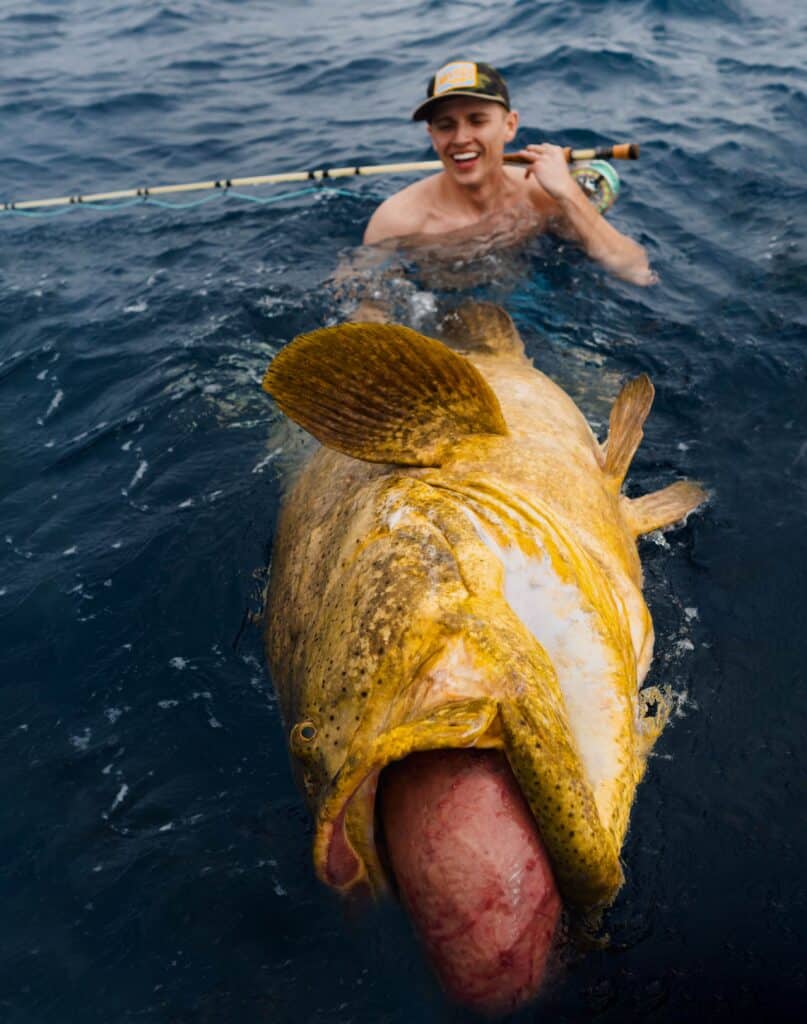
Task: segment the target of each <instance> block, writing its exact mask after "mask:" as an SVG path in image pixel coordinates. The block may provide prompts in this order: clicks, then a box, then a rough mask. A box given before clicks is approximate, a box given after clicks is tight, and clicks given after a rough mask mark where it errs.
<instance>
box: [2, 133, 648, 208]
mask: <svg viewBox="0 0 807 1024" xmlns="http://www.w3.org/2000/svg"><path fill="white" fill-rule="evenodd" d="M564 155H565V157H566V160H567V162H569V163H573V162H575V161H579V160H595V159H601V160H636V159H638V156H639V146H638V145H637V143H635V142H625V143H621V144H618V145H614V146H598V147H596V148H595V149H571V148H570V147H566V148H565V149H564ZM504 162H505V163H507V164H520V163H524V162H525V161H524V160H523V158H522V157H520V156H519V155H518V153H505V154H504ZM442 166H443V165H442V164H441V163H440V161H439V160H420V161H415V162H413V163H399V164H367V165H365V166H363V167H356V166H353V167H330V168H321V169H318V170H315V171H287V172H285V173H281V174H263V175H259V176H258V177H253V178H218V179H216V180H214V181H191V182H187V183H186V184H184V185H152V186H144V187H141V188H128V189H120V190H118V191H116V192H93V193H89V194H87V195H72V196H59V197H58V198H57V199H25V200H23V201H22V202H8V203H0V210H30V209H33V208H34V207H49V206H71V205H74V204H76V203H102V202H105V201H108V200H115V199H137V198H141V199H148V198H149V197H150V196H164V195H168V194H170V193H177V192H203V191H209V190H211V189H230V188H247V187H250V186H254V185H284V184H290V183H292V182H299V181H329V180H330V179H332V178H354V177H357V176H369V175H372V174H408V173H410V172H415V171H439V170H440V169H441V168H442Z"/></svg>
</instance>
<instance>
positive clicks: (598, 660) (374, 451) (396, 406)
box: [264, 304, 705, 908]
mask: <svg viewBox="0 0 807 1024" xmlns="http://www.w3.org/2000/svg"><path fill="white" fill-rule="evenodd" d="M446 335H447V337H448V340H449V341H450V342H451V344H452V345H453V346H454V348H453V349H451V348H448V347H446V346H445V345H443V344H441V343H440V342H437V341H435V340H433V339H425V338H423V337H422V336H421V335H416V334H415V332H412V331H408V330H407V329H406V328H401V327H397V326H394V325H369V324H367V325H344V326H343V327H341V328H339V327H337V328H331V329H327V330H324V331H318V332H314V333H313V334H311V335H304V336H302V337H301V338H300V339H297V340H296V341H295V342H293V343H292V344H291V345H290V346H288V348H287V349H286V350H284V352H283V353H281V355H280V356H278V357H277V359H276V360H275V362H274V363H273V364H272V366H270V369H269V371H268V372H267V376H266V379H265V382H264V386H265V388H266V389H267V390H268V391H270V392H271V393H272V394H273V395H274V396H275V397H276V398H277V400H278V402H279V404H280V406H281V408H283V409H284V411H287V412H288V413H289V414H290V415H292V417H293V418H295V419H297V420H298V422H303V423H304V425H305V426H306V428H307V429H309V430H310V431H311V432H312V433H314V435H315V436H317V437H319V439H320V440H322V441H323V442H324V443H325V444H330V445H331V446H332V447H323V448H321V449H319V450H318V451H317V452H316V453H315V455H314V456H313V457H312V459H311V460H310V462H309V463H308V465H307V466H306V467H305V468H304V470H303V471H302V473H301V475H300V477H299V479H298V480H297V482H296V484H295V486H294V488H293V490H292V491H291V493H290V494H289V497H288V499H287V501H286V503H285V506H284V509H283V511H282V514H281V518H280V522H279V526H278V531H277V536H276V540H275V547H274V555H273V562H272V573H271V579H270V586H269V591H268V603H267V619H266V632H265V642H266V652H267V658H268V663H269V666H270V670H271V673H272V677H273V680H274V684H275V687H276V689H277V692H278V696H279V699H280V704H281V708H282V712H283V718H284V722H285V724H286V727H287V729H288V735H289V747H290V753H291V757H292V763H293V765H294V769H295V772H296V774H297V777H298V780H299V782H300V785H301V788H302V790H303V792H304V793H305V795H306V798H307V800H308V803H309V805H310V807H311V810H312V813H313V815H314V819H315V842H314V861H315V865H316V869H317V872H318V874H319V875H320V877H321V878H322V879H323V880H324V881H326V882H327V883H328V884H330V885H332V886H333V887H334V888H337V889H339V890H341V891H349V890H350V889H352V888H354V887H356V886H358V885H362V884H368V885H369V886H370V887H371V888H372V889H374V890H376V891H378V890H380V889H382V888H383V887H384V871H383V869H382V867H381V864H380V861H379V856H378V851H377V849H376V844H375V833H374V804H375V791H376V785H377V782H378V777H379V774H380V772H381V770H382V769H383V767H384V766H385V765H386V764H388V763H390V762H391V761H397V760H400V759H402V758H404V757H405V756H406V755H407V754H409V753H413V752H416V751H421V750H430V749H439V748H462V747H478V748H492V749H497V750H501V751H503V752H504V753H505V755H506V757H507V759H508V761H509V762H510V765H511V767H512V769H513V772H514V775H515V777H516V779H517V781H518V783H519V786H520V787H521V789H522V792H523V793H524V795H525V797H526V799H527V802H528V804H529V806H530V809H531V811H532V813H533V815H534V816H535V818H536V821H537V823H538V827H539V830H540V834H541V836H542V839H543V841H544V843H545V845H546V848H547V850H548V853H549V856H550V859H551V862H552V866H553V870H554V872H555V875H556V878H557V881H558V884H559V886H560V889H561V892H562V894H563V897H564V900H565V901H567V902H568V903H570V904H572V905H576V906H580V907H584V908H592V907H598V906H602V905H605V904H607V903H609V902H610V901H611V900H612V899H613V898H614V896H615V894H616V892H617V890H618V888H619V886H620V884H621V881H622V871H621V866H620V857H619V854H620V849H621V846H622V842H623V840H624V836H625V832H626V829H627V826H628V818H629V813H630V807H631V804H632V802H633V798H634V794H635V789H636V786H637V784H638V782H639V781H640V779H641V776H642V773H643V771H644V766H645V760H646V757H647V753H648V751H649V749H650V747H651V746H652V742H653V741H654V739H655V736H656V734H657V733H658V731H659V730H660V727H661V720H660V719H659V720H658V721H653V722H651V721H649V720H646V719H645V718H644V716H643V714H642V712H641V699H640V686H641V683H642V680H643V679H644V676H645V674H646V672H647V669H648V666H649V663H650V659H651V653H652V643H653V630H652V623H651V620H650V616H649V613H648V611H647V607H646V605H645V603H644V600H643V598H642V594H641V567H640V564H639V559H638V554H637V550H636V538H637V536H638V534H640V533H641V532H643V531H644V530H645V529H648V528H653V529H654V528H657V527H658V526H659V525H665V524H669V523H672V522H675V521H677V520H679V519H681V518H683V517H684V516H685V515H686V514H687V513H688V512H690V511H691V510H692V509H693V508H694V507H696V506H697V505H698V504H699V503H700V502H701V501H702V500H703V499H704V497H705V495H704V493H703V492H702V491H701V490H700V488H699V487H698V486H697V485H695V484H687V483H684V484H680V483H679V484H676V485H673V487H672V488H667V489H666V490H665V491H662V492H659V495H660V497H659V498H658V500H656V498H655V496H653V495H650V496H645V497H644V498H642V499H639V500H638V501H637V502H634V503H632V502H630V501H629V500H628V499H627V498H625V497H623V496H622V495H621V493H620V488H621V484H622V481H623V478H624V474H625V472H626V471H627V467H628V464H629V462H630V459H631V457H632V455H633V453H634V451H635V448H636V446H637V445H638V443H639V441H640V439H641V426H642V422H643V420H644V417H645V416H646V415H647V412H648V411H649V407H650V401H651V400H652V385H650V382H649V381H648V380H647V378H639V379H638V382H631V383H630V384H629V385H627V386H626V388H625V389H623V393H622V395H621V396H620V397H619V398H618V399H617V402H616V403H615V406H614V411H613V413H612V416H611V434H610V437H609V441H608V443H607V445H606V446H601V445H600V444H598V442H597V440H596V438H595V437H594V435H593V434H592V432H591V430H590V428H589V426H588V424H587V423H586V420H585V418H584V417H583V415H582V414H581V412H580V411H579V410H578V409H577V407H576V406H575V404H574V403H573V402H572V400H571V399H570V398H569V397H568V395H566V394H565V392H563V391H562V390H561V389H560V388H558V387H557V386H556V385H555V384H554V383H553V382H552V381H551V380H549V378H547V377H546V376H544V375H543V374H542V373H540V372H539V371H538V370H536V369H535V368H534V367H533V366H532V364H531V363H530V362H529V360H527V358H526V356H525V355H524V350H523V345H522V343H521V340H520V338H519V337H518V334H517V332H516V330H515V328H514V326H513V324H512V322H511V321H510V319H509V317H507V314H506V313H504V311H503V310H500V309H499V308H498V307H491V306H487V305H484V304H483V305H474V306H471V307H466V308H464V309H461V310H460V311H459V313H458V314H457V315H455V317H454V319H453V321H451V322H450V323H449V325H448V326H447V329H446ZM457 349H459V350H461V351H462V352H463V353H464V354H460V352H458V351H457ZM396 458H397V459H399V461H397V462H396V461H395V460H396Z"/></svg>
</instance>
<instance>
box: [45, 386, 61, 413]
mask: <svg viewBox="0 0 807 1024" xmlns="http://www.w3.org/2000/svg"><path fill="white" fill-rule="evenodd" d="M63 398H64V391H62V389H61V388H59V389H58V391H57V392H56V394H55V395H54V396H53V398H51V400H50V405H49V406H48V408H47V411H46V412H45V417H44V418H45V419H47V418H48V416H50V414H51V413H53V412H56V410H57V409H58V408H59V406H60V405H61V404H62V399H63Z"/></svg>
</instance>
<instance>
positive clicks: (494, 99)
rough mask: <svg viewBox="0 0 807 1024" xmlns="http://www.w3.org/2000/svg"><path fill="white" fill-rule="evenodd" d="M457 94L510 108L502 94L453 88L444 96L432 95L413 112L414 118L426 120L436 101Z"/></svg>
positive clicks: (414, 119)
mask: <svg viewBox="0 0 807 1024" xmlns="http://www.w3.org/2000/svg"><path fill="white" fill-rule="evenodd" d="M455 96H470V97H471V98H472V99H475V100H486V101H487V102H488V103H500V104H501V105H502V106H503V107H504V109H505V110H509V109H510V107H509V105H508V104H507V103H506V102H505V100H504V98H503V97H502V96H486V95H485V94H484V93H481V92H472V91H471V90H470V89H452V90H451V92H446V93H443V95H442V96H430V97H429V98H428V99H427V100H425V101H424V102H423V103H421V104H420V106H419V107H418V108H417V110H416V111H415V112H414V114H412V120H413V121H426V120H427V119H428V117H429V112H430V111H431V109H432V107H433V106H434V105H435V103H442V101H443V100H453V99H454V97H455Z"/></svg>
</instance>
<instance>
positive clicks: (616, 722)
mask: <svg viewBox="0 0 807 1024" xmlns="http://www.w3.org/2000/svg"><path fill="white" fill-rule="evenodd" d="M464 511H465V513H466V515H467V516H468V517H469V519H470V520H471V522H472V523H473V526H474V529H475V530H476V532H477V535H478V536H479V538H480V540H482V542H483V543H484V544H485V546H486V547H487V548H488V550H489V551H490V552H491V553H492V554H494V555H495V556H496V557H497V558H498V559H499V561H500V562H501V564H502V568H503V569H504V596H505V599H506V600H507V603H508V604H509V605H510V607H511V608H512V610H513V612H514V613H515V614H516V615H517V616H518V618H519V619H520V620H521V622H522V623H523V624H524V625H525V626H526V628H527V629H528V630H529V631H530V633H532V635H533V636H534V637H535V639H536V640H537V641H538V643H539V644H540V645H541V647H542V648H543V649H544V650H545V651H546V653H547V655H548V656H549V659H550V661H551V662H552V665H553V667H554V669H555V672H556V673H557V676H558V683H559V684H560V688H561V692H562V693H563V696H564V699H565V702H566V708H567V712H568V715H569V725H570V726H571V729H572V733H573V735H574V737H575V740H576V742H577V748H578V750H579V751H580V756H581V758H582V761H583V765H584V767H585V770H586V774H587V775H588V778H589V782H590V783H591V787H592V790H593V791H594V798H595V801H596V803H597V808H598V810H599V812H600V816H601V818H602V820H603V821H607V820H608V817H609V815H610V808H608V807H607V804H608V803H609V800H608V795H609V790H610V788H611V784H612V783H613V782H614V780H615V778H616V777H617V776H618V775H619V771H620V763H621V761H622V760H623V752H622V746H621V744H620V736H621V734H622V733H623V731H624V721H625V708H624V704H623V701H622V700H621V699H620V696H619V694H618V692H617V690H616V689H615V686H614V678H615V676H617V675H618V668H617V666H616V665H615V664H614V661H613V656H612V654H611V652H610V651H609V649H608V647H607V645H606V643H605V641H604V640H603V638H602V636H601V635H600V632H599V630H598V629H597V625H596V622H595V619H594V616H593V614H592V613H591V612H590V611H588V610H587V609H586V608H585V607H584V602H583V596H582V594H581V593H580V590H579V589H578V588H577V587H576V586H574V585H573V584H571V583H565V582H564V581H563V580H562V579H560V577H559V576H558V574H557V572H556V570H555V567H554V566H553V565H552V561H551V559H550V557H549V555H548V554H546V553H544V554H543V556H542V557H541V558H540V559H539V558H533V557H530V556H528V555H526V554H525V553H524V552H523V551H522V550H521V548H520V547H519V546H518V545H517V544H510V545H508V546H507V547H502V546H501V545H500V544H499V542H498V540H497V539H496V538H495V537H494V536H493V535H492V534H491V533H490V532H489V531H488V530H487V529H486V528H485V526H484V525H483V524H482V522H480V520H479V519H478V518H477V517H476V516H475V515H474V514H473V513H472V512H471V511H470V510H469V509H467V508H466V509H465V510H464ZM534 540H536V541H538V540H539V538H537V537H534Z"/></svg>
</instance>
